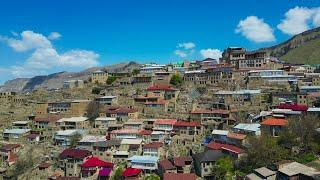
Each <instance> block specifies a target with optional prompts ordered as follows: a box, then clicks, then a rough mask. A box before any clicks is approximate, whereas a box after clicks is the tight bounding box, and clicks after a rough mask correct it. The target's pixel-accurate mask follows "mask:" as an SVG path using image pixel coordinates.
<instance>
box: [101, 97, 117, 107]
mask: <svg viewBox="0 0 320 180" xmlns="http://www.w3.org/2000/svg"><path fill="white" fill-rule="evenodd" d="M96 101H97V102H99V103H100V104H103V105H108V106H114V105H117V104H118V97H117V96H103V97H99V98H96Z"/></svg>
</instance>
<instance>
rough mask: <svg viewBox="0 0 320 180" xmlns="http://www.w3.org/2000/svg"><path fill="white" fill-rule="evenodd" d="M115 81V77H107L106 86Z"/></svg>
mask: <svg viewBox="0 0 320 180" xmlns="http://www.w3.org/2000/svg"><path fill="white" fill-rule="evenodd" d="M115 80H117V77H115V76H109V77H108V79H107V84H108V85H110V84H112V83H113V82H114V81H115Z"/></svg>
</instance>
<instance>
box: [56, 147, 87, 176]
mask: <svg viewBox="0 0 320 180" xmlns="http://www.w3.org/2000/svg"><path fill="white" fill-rule="evenodd" d="M90 156H91V152H90V151H88V150H83V149H74V148H68V149H65V150H63V151H62V152H61V153H60V154H59V167H60V168H61V169H62V170H63V171H64V176H67V177H72V176H79V175H80V168H79V167H80V165H81V164H82V163H83V161H84V160H85V159H86V158H87V157H90Z"/></svg>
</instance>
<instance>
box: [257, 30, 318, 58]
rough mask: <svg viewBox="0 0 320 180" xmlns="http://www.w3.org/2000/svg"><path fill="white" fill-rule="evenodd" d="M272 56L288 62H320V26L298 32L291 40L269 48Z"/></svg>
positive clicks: (267, 49)
mask: <svg viewBox="0 0 320 180" xmlns="http://www.w3.org/2000/svg"><path fill="white" fill-rule="evenodd" d="M262 49H263V50H266V51H267V53H269V54H270V56H273V57H278V58H279V59H281V60H283V61H286V62H288V63H296V64H320V27H318V28H314V29H311V30H308V31H305V32H303V33H300V34H297V35H295V36H293V37H292V38H290V39H289V40H287V41H285V42H283V43H280V44H278V45H275V46H271V47H268V48H262Z"/></svg>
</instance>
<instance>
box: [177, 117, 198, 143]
mask: <svg viewBox="0 0 320 180" xmlns="http://www.w3.org/2000/svg"><path fill="white" fill-rule="evenodd" d="M174 132H175V134H176V135H178V136H177V139H176V140H177V143H178V144H181V145H186V144H192V143H193V142H194V138H195V136H197V135H199V134H201V133H202V126H201V123H200V122H188V121H177V122H176V123H175V124H174Z"/></svg>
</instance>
